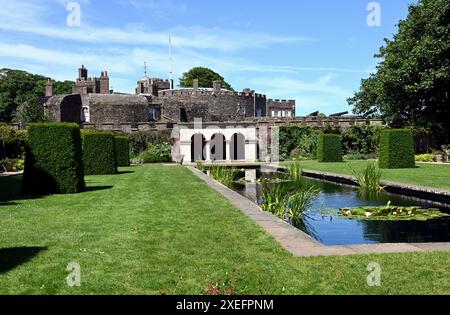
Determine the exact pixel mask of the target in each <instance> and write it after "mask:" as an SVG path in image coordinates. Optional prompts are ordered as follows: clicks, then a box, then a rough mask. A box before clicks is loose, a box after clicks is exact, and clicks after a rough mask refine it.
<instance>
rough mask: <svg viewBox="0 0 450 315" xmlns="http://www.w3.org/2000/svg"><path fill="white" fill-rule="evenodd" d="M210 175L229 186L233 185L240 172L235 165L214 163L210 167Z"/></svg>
mask: <svg viewBox="0 0 450 315" xmlns="http://www.w3.org/2000/svg"><path fill="white" fill-rule="evenodd" d="M209 171H210V176H211V177H212V178H214V179H215V180H217V181H219V182H220V183H222V184H224V185H225V186H227V187H232V186H233V184H234V179H235V177H236V175H237V173H238V172H239V170H238V169H236V168H234V167H225V166H222V165H217V164H212V165H211V166H210V168H209Z"/></svg>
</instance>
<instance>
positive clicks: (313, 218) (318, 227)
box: [234, 170, 450, 245]
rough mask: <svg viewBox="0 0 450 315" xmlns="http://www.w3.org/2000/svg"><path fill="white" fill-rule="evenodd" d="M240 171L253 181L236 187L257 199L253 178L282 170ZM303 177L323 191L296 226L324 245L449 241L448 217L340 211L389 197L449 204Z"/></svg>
mask: <svg viewBox="0 0 450 315" xmlns="http://www.w3.org/2000/svg"><path fill="white" fill-rule="evenodd" d="M241 175H242V177H243V176H244V175H245V177H246V179H247V180H249V181H250V182H249V181H247V182H245V183H240V184H236V186H235V187H234V190H235V191H237V192H239V193H240V194H242V195H244V196H246V197H247V198H249V199H251V200H252V201H254V202H257V201H258V200H259V198H260V196H261V190H262V185H261V184H260V183H258V182H251V181H252V180H255V179H257V178H258V179H261V178H269V179H273V178H276V177H278V176H280V174H279V173H274V172H262V171H260V170H247V171H245V174H244V173H243V172H242V174H241ZM302 181H303V182H304V184H305V185H314V186H315V187H317V188H318V189H320V191H321V192H320V194H319V196H318V198H317V199H316V200H315V202H314V203H313V205H312V206H311V208H310V209H309V210H308V211H307V212H306V213H305V215H304V217H303V222H301V224H300V225H298V226H297V227H298V228H300V229H301V230H303V231H304V232H306V233H307V234H309V235H311V236H312V237H314V238H315V239H316V240H318V241H320V242H321V243H323V244H325V245H349V244H373V243H403V242H407V243H426V242H450V219H448V218H442V219H434V220H428V221H413V220H411V221H375V220H350V219H344V218H340V217H339V216H338V215H337V212H338V210H339V209H340V208H346V207H358V206H382V205H386V204H387V203H388V202H389V201H390V202H391V204H392V205H395V206H421V207H423V208H439V209H440V210H441V211H443V212H447V213H450V205H449V207H447V206H443V205H442V204H436V203H434V202H431V201H426V200H422V199H416V198H411V197H407V196H402V195H396V194H390V193H386V192H381V193H380V194H378V195H377V196H372V197H367V196H362V195H361V194H359V193H358V189H357V188H356V187H352V186H348V185H341V184H336V183H332V182H328V181H323V180H317V179H310V178H306V177H305V178H303V179H302Z"/></svg>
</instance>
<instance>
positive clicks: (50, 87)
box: [45, 79, 53, 97]
mask: <svg viewBox="0 0 450 315" xmlns="http://www.w3.org/2000/svg"><path fill="white" fill-rule="evenodd" d="M45 96H46V97H52V96H53V82H52V80H51V79H48V82H47V83H46V84H45Z"/></svg>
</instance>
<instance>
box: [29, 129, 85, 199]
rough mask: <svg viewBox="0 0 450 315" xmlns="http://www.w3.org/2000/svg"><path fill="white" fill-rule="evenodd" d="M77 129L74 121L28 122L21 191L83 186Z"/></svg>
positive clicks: (56, 190) (70, 190)
mask: <svg viewBox="0 0 450 315" xmlns="http://www.w3.org/2000/svg"><path fill="white" fill-rule="evenodd" d="M84 187H85V183H84V173H83V164H82V152H81V137H80V129H79V127H78V125H76V124H69V123H58V124H57V123H45V124H30V125H29V127H28V138H27V144H26V149H25V172H24V175H23V191H24V192H25V193H27V194H35V193H50V194H53V193H62V194H66V193H77V192H80V191H82V190H83V189H84Z"/></svg>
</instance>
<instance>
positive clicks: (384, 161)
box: [379, 129, 416, 169]
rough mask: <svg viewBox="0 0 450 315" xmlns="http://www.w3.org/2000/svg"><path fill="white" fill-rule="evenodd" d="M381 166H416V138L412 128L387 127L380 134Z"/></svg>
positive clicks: (391, 167)
mask: <svg viewBox="0 0 450 315" xmlns="http://www.w3.org/2000/svg"><path fill="white" fill-rule="evenodd" d="M379 166H380V168H388V169H394V168H414V167H415V166H416V162H415V160H414V140H413V135H412V131H411V130H410V129H385V130H383V131H382V132H381V135H380V159H379Z"/></svg>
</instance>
